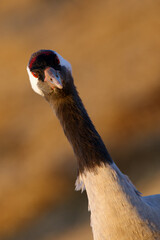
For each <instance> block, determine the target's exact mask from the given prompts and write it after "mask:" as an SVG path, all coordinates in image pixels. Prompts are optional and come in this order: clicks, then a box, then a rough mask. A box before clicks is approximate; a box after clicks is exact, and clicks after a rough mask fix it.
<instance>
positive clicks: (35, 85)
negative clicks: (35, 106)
mask: <svg viewBox="0 0 160 240" xmlns="http://www.w3.org/2000/svg"><path fill="white" fill-rule="evenodd" d="M27 72H28V75H29V80H30V83H31V86H32V89H33V90H34V91H35V92H36V93H38V94H39V95H41V96H44V94H43V92H42V91H41V89H40V88H39V87H38V78H36V77H34V76H33V75H32V73H31V71H30V70H29V67H28V66H27Z"/></svg>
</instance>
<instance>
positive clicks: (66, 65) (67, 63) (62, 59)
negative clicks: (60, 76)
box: [53, 51, 72, 73]
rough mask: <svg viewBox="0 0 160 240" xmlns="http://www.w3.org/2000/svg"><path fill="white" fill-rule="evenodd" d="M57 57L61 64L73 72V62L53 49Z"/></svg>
mask: <svg viewBox="0 0 160 240" xmlns="http://www.w3.org/2000/svg"><path fill="white" fill-rule="evenodd" d="M53 52H54V53H55V54H56V55H57V57H58V58H59V61H60V65H61V66H65V67H66V68H67V69H68V70H69V71H70V72H71V73H72V67H71V64H70V63H69V62H68V61H67V60H65V59H64V58H63V57H62V56H61V55H60V54H59V53H57V52H55V51H53Z"/></svg>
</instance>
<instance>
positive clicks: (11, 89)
mask: <svg viewBox="0 0 160 240" xmlns="http://www.w3.org/2000/svg"><path fill="white" fill-rule="evenodd" d="M42 48H43V49H53V50H56V51H57V52H58V53H60V54H61V55H62V56H63V57H64V58H66V59H67V60H69V61H70V62H71V64H72V67H73V76H74V79H75V84H76V86H77V88H78V90H79V92H80V96H81V98H82V100H83V102H84V104H85V106H86V108H87V110H88V112H89V114H90V116H91V119H92V120H93V122H94V124H95V126H96V128H97V130H98V131H99V133H100V135H101V136H102V138H103V139H104V142H105V144H106V145H107V147H108V150H109V151H110V154H111V155H112V157H113V159H114V160H115V162H116V163H117V165H118V166H119V167H120V169H121V170H122V171H123V172H124V173H126V174H127V175H129V177H130V178H131V180H132V181H133V182H134V184H135V185H136V187H137V188H138V189H139V190H140V191H141V192H142V193H143V194H144V195H145V194H155V193H158V192H159V193H160V161H159V160H160V147H159V146H160V124H159V122H160V1H155V0H142V1H139V0H130V1H127V0H126V1H119V0H106V1H104V0H99V1H95V0H92V1H91V0H88V1H85V0H83V1H78V0H68V1H65V0H59V1H52V0H35V1H31V0H23V1H18V0H1V2H0V55H1V57H0V71H1V85H0V91H1V92H0V100H1V107H0V116H1V118H0V135H1V138H0V141H1V143H0V146H1V148H0V156H1V158H0V240H55V239H56V240H69V239H70V240H71V239H77V240H80V239H83V240H91V239H92V235H91V229H90V226H89V213H88V211H87V199H86V194H85V193H84V194H80V192H75V191H74V182H75V179H76V174H77V168H76V161H75V157H74V155H73V153H72V149H71V147H70V146H69V144H68V142H67V140H66V139H65V137H64V134H63V131H62V129H61V127H60V124H59V122H58V120H57V119H56V117H55V116H54V114H53V112H52V110H51V109H50V107H49V105H48V104H47V103H46V102H45V101H44V99H43V98H42V97H40V96H38V95H37V94H35V93H34V92H33V91H32V89H31V86H30V83H29V80H28V76H27V72H26V65H27V63H28V60H29V58H30V55H31V53H32V52H34V51H37V50H39V49H42Z"/></svg>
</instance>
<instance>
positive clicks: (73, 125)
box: [47, 85, 113, 173]
mask: <svg viewBox="0 0 160 240" xmlns="http://www.w3.org/2000/svg"><path fill="white" fill-rule="evenodd" d="M47 100H48V101H49V102H50V104H51V106H52V107H53V108H54V111H55V113H56V115H57V117H58V119H59V120H60V123H61V125H62V127H63V130H64V133H65V135H66V137H67V138H68V140H69V142H70V143H71V145H72V147H73V150H74V153H75V155H76V157H77V160H78V164H79V171H80V172H81V173H82V172H83V171H84V170H85V169H87V170H92V169H94V168H95V167H96V166H97V165H98V166H101V165H103V164H106V163H107V164H111V163H112V162H113V161H112V159H111V157H110V156H109V154H108V151H107V149H106V147H105V145H104V143H103V141H102V139H101V137H100V135H99V134H98V132H97V131H96V129H95V127H94V125H93V123H92V121H91V120H90V118H89V116H88V114H87V112H86V110H85V108H84V106H83V103H82V101H81V99H80V97H79V95H78V92H77V90H76V88H75V86H74V85H73V86H72V91H71V93H70V94H68V95H66V96H65V95H64V96H59V97H54V96H52V95H51V96H50V97H49V98H47Z"/></svg>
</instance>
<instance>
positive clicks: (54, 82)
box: [44, 67, 63, 89]
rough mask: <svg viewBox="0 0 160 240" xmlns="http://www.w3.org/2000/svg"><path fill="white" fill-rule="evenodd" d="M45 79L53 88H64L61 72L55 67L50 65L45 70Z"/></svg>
mask: <svg viewBox="0 0 160 240" xmlns="http://www.w3.org/2000/svg"><path fill="white" fill-rule="evenodd" d="M44 75H45V78H44V81H45V82H47V83H48V84H49V85H50V87H51V88H53V89H54V88H55V87H56V88H59V89H62V88H63V85H62V82H61V78H60V74H59V72H58V71H56V70H55V69H54V68H52V67H48V68H46V69H45V70H44Z"/></svg>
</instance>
